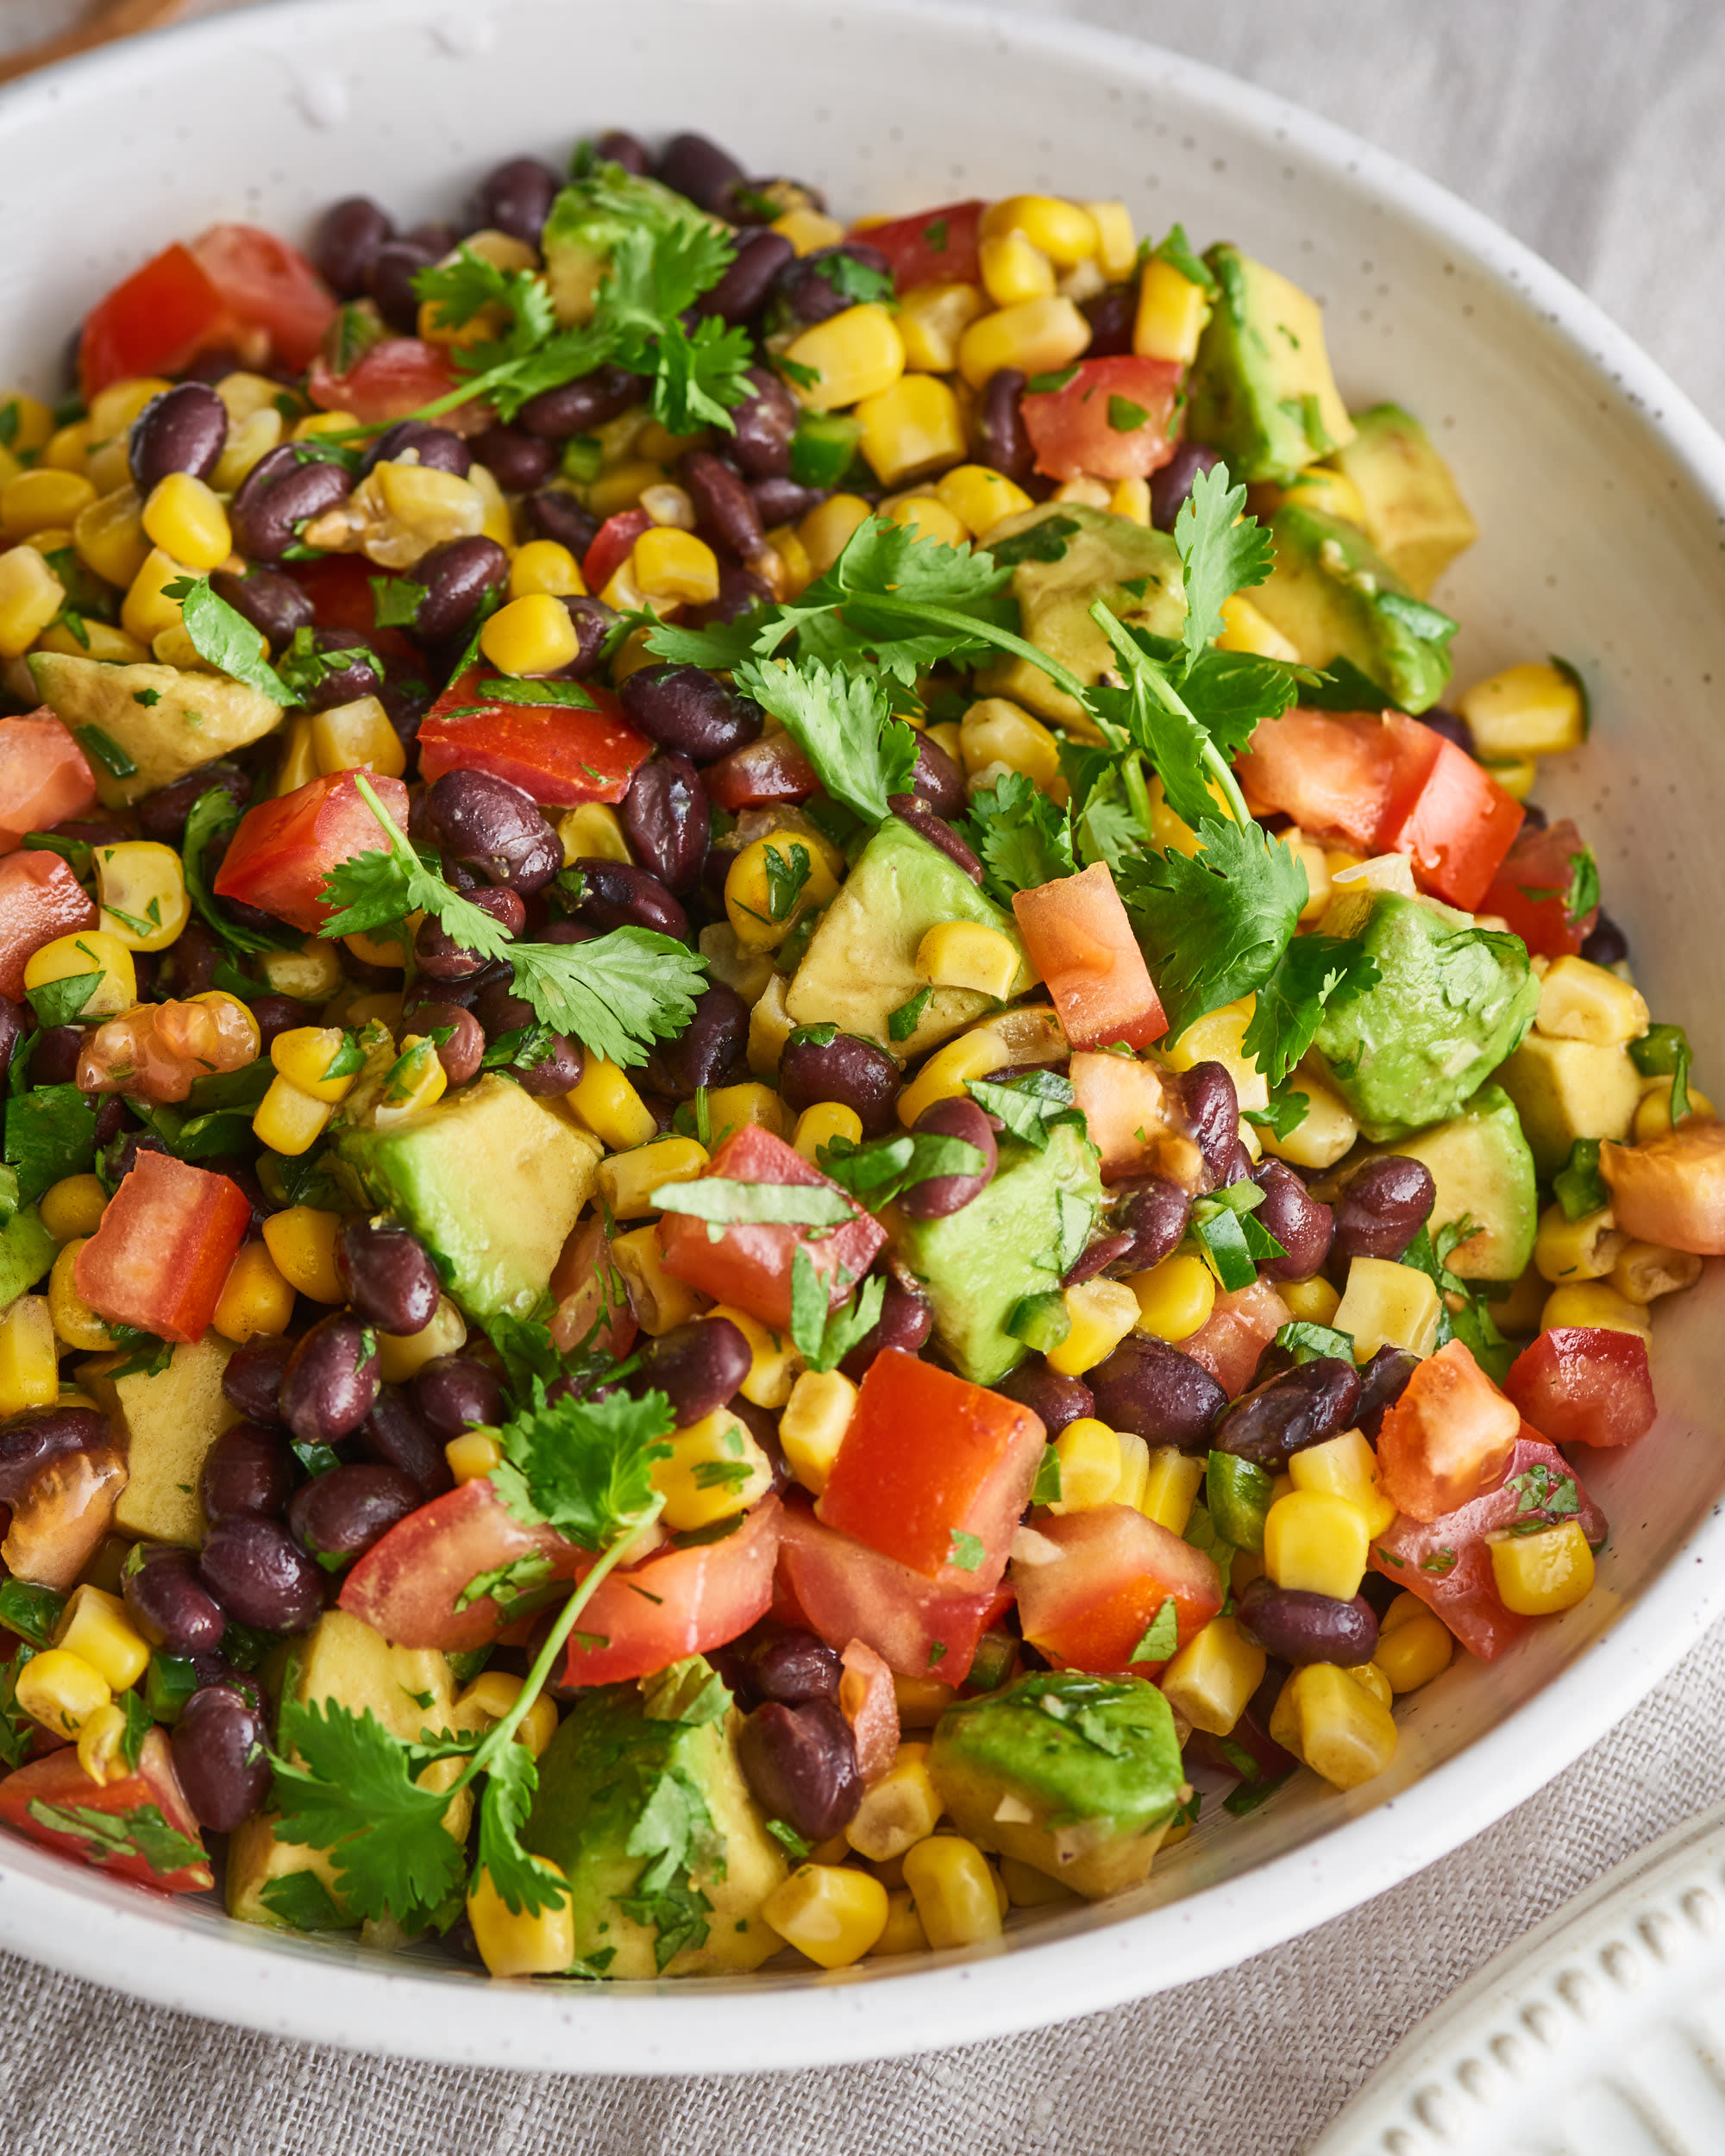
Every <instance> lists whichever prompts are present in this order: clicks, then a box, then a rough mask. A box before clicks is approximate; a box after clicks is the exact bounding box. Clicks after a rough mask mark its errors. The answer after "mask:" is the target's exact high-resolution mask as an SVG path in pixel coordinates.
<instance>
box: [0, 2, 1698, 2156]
mask: <svg viewBox="0 0 1725 2156" xmlns="http://www.w3.org/2000/svg"><path fill="white" fill-rule="evenodd" d="M1039 3H1040V6H1041V9H1042V11H1043V12H1044V13H1046V12H1058V13H1063V14H1065V15H1067V16H1071V17H1073V18H1074V19H1078V20H1083V21H1087V22H1095V23H1098V24H1101V25H1105V26H1106V27H1107V28H1113V29H1119V30H1125V31H1128V32H1132V33H1135V34H1139V35H1142V36H1145V37H1147V38H1151V39H1154V40H1155V41H1158V42H1160V43H1162V44H1164V45H1168V46H1171V47H1176V49H1178V50H1181V51H1183V52H1186V53H1191V54H1193V55H1194V56H1195V57H1197V58H1200V59H1203V60H1210V61H1213V62H1214V63H1215V64H1216V65H1218V66H1222V67H1225V68H1227V69H1230V70H1231V71H1233V72H1235V73H1238V74H1239V75H1243V76H1245V77H1247V78H1250V79H1251V80H1253V81H1256V82H1258V83H1261V84H1263V85H1265V86H1266V87H1269V88H1270V89H1273V90H1276V91H1279V92H1281V93H1282V94H1283V95H1285V96H1287V97H1291V98H1294V99H1296V100H1298V101H1300V102H1301V103H1305V104H1307V105H1308V106H1311V107H1313V108H1314V109H1315V110H1319V111H1321V112H1323V113H1325V114H1326V115H1327V116H1329V117H1331V118H1333V119H1335V120H1337V121H1339V122H1342V123H1343V124H1344V125H1346V126H1348V127H1351V128H1354V129H1356V130H1357V131H1358V132H1359V133H1360V134H1363V135H1366V136H1368V137H1369V138H1371V139H1372V140H1373V141H1377V142H1380V143H1382V144H1383V146H1384V147H1387V148H1390V149H1393V150H1394V151H1396V153H1397V154H1399V155H1401V156H1402V157H1404V158H1406V159H1408V160H1410V161H1411V162H1412V163H1414V164H1415V165H1417V166H1421V168H1422V169H1424V170H1425V171H1427V172H1430V173H1431V174H1432V175H1433V177H1435V178H1437V179H1440V180H1442V181H1444V182H1445V183H1446V184H1447V185H1449V186H1451V187H1452V188H1454V189H1455V190H1456V191H1458V193H1460V194H1461V195H1463V196H1465V197H1467V198H1468V199H1469V200H1471V201H1472V202H1473V203H1475V204H1477V205H1478V206H1479V207H1480V208H1481V209H1483V210H1486V211H1487V212H1488V213H1489V214H1490V215H1491V216H1495V217H1496V218H1497V219H1499V220H1500V222H1502V223H1504V224H1506V225H1508V226H1509V228H1510V229H1512V230H1513V231H1515V233H1517V234H1518V235H1520V236H1521V238H1523V239H1525V240H1527V241H1528V242H1529V243H1530V244H1532V245H1533V246H1534V247H1535V248H1538V249H1539V250H1540V252H1541V253H1543V254H1546V256H1547V257H1548V258H1549V259H1550V260H1552V261H1553V262H1554V263H1556V264H1557V266H1559V268H1561V269H1562V270H1564V271H1565V272H1566V273H1568V274H1569V275H1570V276H1571V277H1572V278H1574V279H1576V280H1577V281H1578V283H1580V284H1581V285H1584V286H1585V287H1586V288H1587V289H1588V290H1589V291H1591V292H1592V293H1593V294H1594V296H1595V297H1596V298H1598V299H1599V300H1601V301H1602V302H1603V304H1604V305H1605V306H1606V307H1607V308H1608V309H1609V310H1610V311H1611V312H1612V313H1613V314H1614V315H1615V317H1617V319H1618V320H1619V321H1620V322H1622V323H1623V324H1624V325H1625V326H1626V327H1627V328H1628V329H1629V330H1630V331H1631V332H1632V334H1634V335H1635V336H1636V337H1637V338H1639V339H1640V341H1641V342H1643V343H1644V344H1645V345H1646V346H1647V348H1649V349H1650V350H1651V351H1652V352H1653V354H1654V356H1655V357H1656V358H1658V359H1659V360H1661V361H1662V362H1663V363H1664V364H1665V366H1666V367H1669V368H1670V370H1671V371H1672V373H1673V374H1674V375H1675V376H1676V378H1677V379H1678V381H1679V382H1680V383H1681V384H1682V385H1683V386H1684V388H1686V389H1687V390H1688V391H1689V392H1690V393H1691V395H1692V396H1694V397H1695V398H1697V400H1698V401H1699V402H1700V404H1702V406H1703V409H1704V410H1706V411H1708V412H1709V415H1710V416H1711V417H1714V418H1715V419H1716V420H1725V343H1722V342H1721V340H1720V339H1719V337H1718V335H1717V329H1716V319H1715V317H1716V296H1717V294H1718V292H1719V291H1720V289H1721V285H1722V281H1725V222H1722V221H1721V220H1720V219H1719V218H1718V216H1717V214H1716V199H1715V197H1716V190H1714V189H1713V188H1711V187H1710V186H1709V185H1707V184H1706V176H1707V175H1708V174H1709V172H1711V171H1712V170H1713V169H1714V168H1715V166H1716V134H1717V122H1718V113H1719V110H1720V107H1721V100H1722V97H1725V11H1722V10H1721V9H1719V8H1718V7H1717V6H1716V4H1714V0H1639V3H1638V4H1637V5H1636V6H1635V7H1634V8H1632V9H1623V8H1621V7H1615V6H1612V5H1609V4H1608V3H1607V0H1517V3H1516V4H1515V6H1513V7H1510V6H1507V5H1505V4H1504V0H1450V4H1449V6H1448V7H1447V8H1445V9H1432V8H1431V7H1430V6H1429V5H1427V4H1426V0H1228V4H1227V5H1226V7H1218V6H1216V5H1215V3H1214V0H1076V4H1071V5H1068V6H1065V7H1051V5H1050V0H1039ZM193 11H194V12H198V13H204V12H210V11H212V0H202V4H199V5H198V6H196V7H195V8H194V10H193ZM1026 11H1028V10H1026ZM618 118H619V119H622V120H624V121H630V122H635V123H636V124H642V125H649V126H650V124H651V115H650V114H640V113H636V114H620V115H618ZM1722 1684H1725V1627H1722V1628H1721V1629H1720V1630H1719V1631H1717V1632H1716V1633H1713V1634H1711V1635H1710V1636H1709V1638H1708V1639H1706V1640H1705V1641H1704V1642H1703V1644H1702V1645H1700V1646H1699V1647H1698V1648H1697V1649H1696V1650H1695V1651H1694V1652H1692V1653H1691V1655H1690V1656H1689V1658H1687V1659H1686V1660H1685V1661H1684V1663H1683V1664H1681V1666H1680V1667H1679V1669H1678V1671H1677V1672H1676V1674H1675V1675H1674V1676H1673V1677H1672V1678H1671V1679H1670V1680H1669V1681H1668V1682H1667V1683H1665V1684H1664V1685H1662V1686H1661V1687H1660V1688H1659V1689H1658V1690H1657V1691H1656V1692H1655V1693H1653V1695H1652V1696H1651V1697H1650V1698H1649V1699H1648V1700H1647V1702H1645V1703H1644V1704H1643V1706H1642V1707H1641V1708H1640V1709H1639V1710H1638V1711H1637V1713H1636V1714H1634V1715H1633V1716H1632V1717H1630V1719H1629V1720H1627V1721H1626V1722H1624V1723H1623V1724H1622V1726H1621V1727H1619V1728H1618V1729H1617V1730H1616V1731H1615V1733H1613V1734H1612V1735H1611V1736H1610V1737H1609V1738H1608V1739H1606V1741H1605V1742H1604V1743H1603V1744H1602V1745H1599V1746H1597V1747H1596V1749H1595V1750H1594V1751H1593V1752H1591V1753H1590V1754H1589V1755H1588V1756H1587V1757H1586V1758H1584V1759H1583V1760H1582V1761H1581V1762H1580V1763H1579V1764H1578V1765H1576V1766H1575V1767H1574V1768H1573V1769H1571V1771H1569V1772H1568V1773H1566V1774H1565V1775H1564V1776H1562V1777H1559V1780H1557V1781H1556V1782H1554V1783H1553V1784H1552V1785H1551V1786H1550V1787H1549V1788H1548V1789H1546V1790H1545V1791H1544V1792H1543V1793H1542V1794H1541V1795H1540V1796H1538V1797H1536V1798H1534V1800H1532V1801H1531V1802H1528V1803H1527V1804H1525V1805H1523V1806H1522V1807H1521V1809H1520V1810H1518V1811H1516V1812H1515V1813H1514V1814H1511V1815H1510V1817H1509V1818H1508V1819H1507V1820H1505V1821H1502V1823H1501V1824H1500V1825H1499V1826H1497V1827H1495V1828H1494V1829H1492V1830H1491V1831H1490V1833H1485V1834H1484V1835H1481V1836H1480V1837H1479V1838H1478V1839H1477V1840H1476V1841H1474V1842H1473V1843H1471V1844H1470V1845H1469V1846H1467V1847H1465V1848H1464V1849H1462V1850H1460V1851H1459V1852H1457V1853H1456V1854H1455V1855H1454V1856H1452V1857H1451V1858H1447V1859H1446V1861H1444V1862H1443V1863H1441V1864H1439V1865H1433V1867H1431V1868H1430V1869H1429V1870H1427V1871H1423V1872H1421V1873H1420V1874H1419V1875H1418V1876H1417V1877H1415V1878H1413V1879H1411V1880H1409V1881H1408V1883H1406V1884H1405V1885H1403V1886H1402V1887H1400V1888H1398V1889H1397V1890H1395V1891H1394V1892H1392V1893H1389V1894H1387V1895H1384V1896H1381V1897H1380V1898H1379V1899H1378V1900H1377V1901H1375V1902H1371V1903H1370V1904H1368V1905H1367V1906H1366V1907H1365V1908H1362V1909H1360V1910H1358V1911H1357V1912H1356V1913H1355V1914H1353V1915H1351V1916H1348V1917H1346V1918H1343V1919H1340V1920H1339V1921H1337V1922H1335V1923H1333V1924H1330V1925H1327V1926H1326V1927H1323V1928H1322V1929H1321V1930H1320V1931H1316V1932H1314V1933H1312V1934H1308V1936H1307V1937H1306V1938H1304V1939H1302V1940H1297V1941H1295V1943H1294V1944H1292V1945H1290V1946H1284V1947H1282V1948H1280V1949H1278V1950H1277V1952H1273V1953H1269V1954H1264V1955H1262V1956H1260V1957H1258V1959H1255V1960H1252V1961H1250V1962H1247V1963H1245V1964H1243V1965H1241V1966H1240V1967H1239V1968H1237V1969H1234V1970H1232V1971H1227V1972H1226V1973H1225V1974H1223V1975H1221V1976H1219V1977H1214V1978H1212V1979H1211V1980H1209V1981H1208V1982H1206V1983H1203V1984H1194V1985H1190V1986H1188V1987H1186V1988H1185V1989H1183V1990H1177V1991H1173V1992H1169V1993H1166V1994H1164V1995H1163V1996H1160V1997H1157V1998H1154V1999H1151V2000H1149V2001H1147V2002H1145V2003H1143V2004H1141V2005H1139V2006H1137V2007H1133V2008H1128V2009H1122V2010H1120V2011H1119V2012H1117V2013H1113V2014H1109V2015H1097V2016H1095V2017H1093V2018H1091V2019H1088V2020H1086V2021H1077V2022H1072V2023H1068V2024H1066V2025H1064V2026H1063V2027H1059V2028H1053V2029H1050V2030H1047V2031H1045V2032H1044V2033H1043V2034H1038V2035H1033V2036H1028V2037H1022V2038H1016V2039H1013V2040H1003V2041H1000V2042H997V2043H992V2044H985V2045H979V2046H972V2047H969V2048H967V2049H965V2050H962V2051H952V2052H943V2053H932V2054H931V2055H929V2056H927V2057H925V2058H923V2059H916V2060H913V2061H907V2062H903V2063H900V2064H897V2065H877V2066H865V2067H856V2068H849V2069H844V2070H842V2071H833V2072H826V2073H800V2074H793V2075H786V2076H781V2077H776V2078H770V2077H769V2078H759V2079H756V2080H753V2081H750V2082H747V2083H730V2082H724V2081H719V2080H693V2079H692V2080H687V2081H669V2082H661V2083H657V2084H651V2083H649V2084H634V2083H630V2082H627V2081H623V2080H604V2079H573V2078H555V2077H541V2076H527V2075H511V2074H505V2073H487V2072H475V2071H453V2070H451V2071H439V2070H437V2069H436V2068H430V2067H425V2066H417V2065H398V2064H395V2063H392V2062H391V2061H388V2060H385V2059H370V2058H359V2057H352V2056H348V2055H347V2054H344V2053H337V2052H331V2051H326V2050H317V2049H312V2048H311V2047H309V2046H298V2045H294V2044H290V2043H285V2042H280V2041H277V2040H270V2039H267V2038H263V2037H258V2036H253V2035H249V2034H243V2033H241V2032H237V2031H233V2030H229V2029H224V2028H220V2027H217V2026H216V2025H213V2024H208V2023H203V2022H199V2021H192V2020H190V2019H187V2018H185V2017H183V2016H179V2015H170V2014H166V2013H162V2012H159V2011H157V2010H155V2009H150V2008H147V2007H141V2006H137V2005H135V2004H133V2003H131V2002H129V2001H127V2000H125V1999H123V1998H122V1997H120V1996H117V1995H115V1994H110V1993H107V1992H104V1991H103V1990H98V1989H97V1988H95V1987H93V1986H91V1985H89V1984H81V1983H78V1982H75V1981H72V1980H71V1979H67V1978H63V1977H54V1976H50V1975H47V1974H46V1973H44V1972H42V1971H38V1970H35V1969H32V1968H30V1967H28V1966H27V1965H25V1964H23V1963H22V1962H18V1961H15V1960H11V1959H8V1958H6V1957H3V1956H0V1996H3V1998H4V2000H5V2002H6V2003H5V2010H4V2012H3V2014H0V2150H3V2151H4V2152H5V2156H395V2152H398V2151H409V2150H411V2151H413V2152H415V2156H542V2153H543V2156H550V2153H551V2152H557V2153H558V2156H563V2152H569V2156H739V2153H741V2152H747V2156H908V2153H911V2152H914V2156H1017V2153H1018V2152H1020V2151H1026V2150H1048V2151H1051V2152H1057V2153H1058V2156H1125V2153H1126V2152H1132V2156H1297V2152H1299V2151H1300V2150H1302V2148H1304V2147H1306V2146H1307V2144H1308V2142H1309V2141H1310V2140H1312V2138H1313V2137H1314V2135H1315V2134H1317V2133H1318V2131H1319V2130H1320V2128H1322V2127H1323V2126H1324V2125H1325V2124H1326V2123H1327V2122H1328V2121H1329V2119H1330V2118H1331V2117H1332V2116H1333V2115H1334V2113H1335V2112H1336V2110H1337V2109H1339V2107H1340V2105H1341V2104H1342V2103H1344V2102H1345V2101H1346V2097H1347V2096H1348V2095H1349V2094H1350V2093H1351V2091H1352V2090H1353V2089H1354V2088H1356V2087H1357V2086H1358V2084H1359V2083H1360V2082H1361V2081H1362V2080H1364V2078H1365V2076H1366V2075H1367V2073H1368V2072H1369V2071H1371V2069H1372V2068H1373V2067H1374V2066H1375V2065H1377V2063H1378V2062H1379V2061H1380V2060H1381V2059H1383V2056H1384V2054H1385V2053H1386V2052H1388V2051H1389V2048H1390V2047H1391V2046H1392V2045H1393V2044H1394V2043H1395V2041H1396V2039H1397V2038H1398V2037H1399V2036H1400V2035H1401V2034H1402V2033H1403V2032H1404V2031H1405V2030H1407V2029H1408V2028H1411V2027H1412V2026H1413V2025H1414V2023H1415V2022H1416V2021H1418V2020H1419V2019H1420V2018H1421V2015H1423V2014H1425V2013H1426V2012H1427V2011H1428V2010H1429V2009H1431V2008H1432V2007H1433V2006H1435V2005H1436V2004H1437V2003H1438V2002H1440V2000H1442V1999H1443V1998H1445V1997H1446V1996H1447V1995H1448V1994H1449V1993H1450V1992H1451V1991H1452V1990H1454V1989H1455V1987H1456V1986H1457V1985H1458V1984H1460V1983H1461V1982H1462V1981H1463V1980H1464V1978H1465V1977H1467V1976H1468V1975H1470V1974H1471V1972H1472V1971H1474V1970H1475V1969H1477V1967H1478V1966H1479V1965H1481V1964H1482V1963H1483V1962H1484V1961H1485V1960H1487V1959H1489V1958H1490V1956H1491V1955H1492V1954H1493V1953H1495V1952H1496V1951H1497V1950H1498V1949H1499V1948H1500V1947H1502V1946H1505V1945H1507V1944H1508V1943H1509V1941H1510V1940H1513V1939H1515V1937H1516V1936H1518V1935H1519V1934H1521V1932H1523V1931H1525V1930H1526V1929H1527V1927H1528V1926H1529V1925H1531V1924H1533V1923H1534V1922H1536V1921H1538V1920H1539V1919H1540V1917H1541V1916H1543V1915H1546V1913H1547V1912H1548V1911H1550V1910H1552V1909H1553V1908H1557V1907H1559V1905H1560V1904H1561V1903H1562V1902H1565V1900H1566V1899H1567V1898H1568V1897H1569V1896H1571V1895H1572V1894H1573V1893H1575V1892H1576V1891H1577V1890H1578V1889H1580V1888H1581V1887H1583V1886H1584V1885H1586V1884H1587V1883H1589V1882H1590V1881H1591V1880H1593V1879H1594V1878H1596V1877H1598V1876H1599V1874H1600V1873H1601V1872H1603V1871H1605V1870H1607V1869H1608V1868H1609V1866H1610V1865H1613V1864H1615V1862H1616V1861H1617V1860H1618V1859H1619V1858H1622V1857H1624V1856H1627V1855H1628V1854H1630V1853H1631V1852H1634V1850H1636V1849H1638V1848H1640V1847H1641V1846H1644V1845H1645V1844H1646V1843H1647V1842H1648V1841H1650V1840H1652V1839H1653V1838H1654V1837H1655V1836H1656V1835H1658V1834H1659V1833H1662V1832H1663V1831H1664V1830H1665V1828H1666V1827H1671V1826H1672V1825H1674V1824H1676V1823H1677V1822H1678V1821H1681V1820H1683V1819H1684V1818H1687V1817H1688V1816H1690V1815H1691V1814H1693V1813H1694V1812H1697V1811H1698V1810H1700V1809H1701V1808H1703V1806H1705V1805H1707V1804H1709V1803H1710V1802H1714V1801H1715V1800H1716V1799H1717V1798H1719V1797H1720V1796H1722V1795H1725V1728H1722V1727H1721V1725H1720V1720H1719V1717H1718V1715H1717V1713H1716V1702H1717V1701H1718V1699H1719V1696H1720V1693H1721V1688H1722ZM763 2010H767V2011H770V2009H769V2008H768V2009H763Z"/></svg>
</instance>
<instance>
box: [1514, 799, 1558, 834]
mask: <svg viewBox="0 0 1725 2156" xmlns="http://www.w3.org/2000/svg"><path fill="white" fill-rule="evenodd" d="M1551 820H1552V819H1551V818H1550V817H1549V816H1547V815H1546V812H1545V811H1544V810H1543V809H1542V808H1541V807H1540V805H1539V803H1538V802H1537V801H1524V802H1523V803H1522V804H1521V828H1522V830H1527V831H1542V830H1544V829H1545V828H1546V824H1549V823H1550V822H1551Z"/></svg>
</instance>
